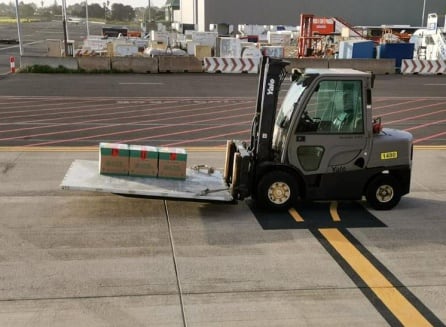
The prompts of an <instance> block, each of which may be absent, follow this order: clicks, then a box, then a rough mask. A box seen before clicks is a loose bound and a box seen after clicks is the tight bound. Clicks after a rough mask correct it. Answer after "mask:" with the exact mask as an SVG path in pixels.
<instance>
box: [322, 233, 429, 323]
mask: <svg viewBox="0 0 446 327" xmlns="http://www.w3.org/2000/svg"><path fill="white" fill-rule="evenodd" d="M318 232H319V233H320V234H321V235H322V236H323V237H324V239H325V240H326V241H327V242H328V244H329V245H330V246H331V247H332V248H333V249H334V250H335V251H336V252H337V253H338V254H339V255H340V256H341V257H342V259H343V260H345V262H346V263H347V265H348V266H349V267H350V268H351V269H352V270H353V271H354V272H355V273H356V274H357V275H358V276H359V278H360V279H361V280H362V281H363V282H364V283H365V284H366V285H367V286H368V287H369V288H370V290H371V291H372V292H373V293H374V295H375V296H376V297H377V298H378V299H379V300H380V301H381V302H382V303H383V304H384V306H385V307H386V308H387V309H388V310H389V311H390V313H391V314H392V315H394V317H395V318H396V319H398V321H399V322H400V323H401V324H402V325H403V326H417V327H423V326H433V324H431V323H430V322H429V321H428V320H427V319H426V317H425V316H424V315H423V314H422V313H421V312H420V311H419V310H418V309H417V308H416V307H415V306H414V305H413V304H412V303H411V302H410V301H409V300H408V299H407V298H406V297H405V296H404V295H403V294H402V293H401V292H400V291H399V290H398V289H397V287H396V286H395V285H393V284H392V283H391V282H390V281H389V279H388V278H386V276H384V274H383V273H381V272H380V271H379V270H378V268H376V267H375V265H373V264H372V263H371V262H370V261H369V260H368V259H367V258H366V257H365V256H364V255H363V254H362V253H361V252H360V250H358V248H357V247H356V246H355V245H354V244H352V243H351V242H350V240H349V239H347V237H346V236H344V234H343V233H342V232H341V231H340V230H339V229H335V228H322V229H319V230H318ZM372 303H373V302H372ZM383 316H384V318H386V319H388V320H389V319H391V318H389V317H386V316H385V315H383Z"/></svg>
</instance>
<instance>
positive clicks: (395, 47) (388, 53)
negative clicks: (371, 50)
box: [378, 43, 415, 69]
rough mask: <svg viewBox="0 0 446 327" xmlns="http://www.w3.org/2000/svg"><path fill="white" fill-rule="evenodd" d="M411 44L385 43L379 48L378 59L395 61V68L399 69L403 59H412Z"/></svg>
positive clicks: (412, 46)
mask: <svg viewBox="0 0 446 327" xmlns="http://www.w3.org/2000/svg"><path fill="white" fill-rule="evenodd" d="M414 46H415V45H414V44H413V43H386V44H381V45H380V46H379V52H378V57H379V58H382V59H384V58H390V59H395V62H396V68H397V69H400V68H401V62H402V60H403V59H413V50H414Z"/></svg>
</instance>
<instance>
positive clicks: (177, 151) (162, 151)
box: [158, 147, 187, 179]
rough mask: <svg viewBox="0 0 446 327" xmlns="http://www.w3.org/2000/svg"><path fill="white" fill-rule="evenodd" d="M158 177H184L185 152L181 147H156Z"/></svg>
mask: <svg viewBox="0 0 446 327" xmlns="http://www.w3.org/2000/svg"><path fill="white" fill-rule="evenodd" d="M158 158H159V159H158V177H159V178H173V179H185V178H186V165H187V163H186V162H187V153H186V150H185V149H181V148H168V147H167V148H166V147H162V148H158Z"/></svg>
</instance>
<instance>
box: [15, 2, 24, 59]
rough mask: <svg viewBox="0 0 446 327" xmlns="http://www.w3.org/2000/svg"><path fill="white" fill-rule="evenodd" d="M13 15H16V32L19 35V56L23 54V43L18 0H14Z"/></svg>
mask: <svg viewBox="0 0 446 327" xmlns="http://www.w3.org/2000/svg"><path fill="white" fill-rule="evenodd" d="M15 15H16V18H17V33H18V35H19V50H20V57H22V55H23V45H22V27H21V25H20V13H19V0H15Z"/></svg>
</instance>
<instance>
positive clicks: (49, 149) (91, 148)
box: [0, 145, 226, 152]
mask: <svg viewBox="0 0 446 327" xmlns="http://www.w3.org/2000/svg"><path fill="white" fill-rule="evenodd" d="M185 149H186V151H187V152H224V151H226V147H225V146H209V147H204V146H201V147H198V146H197V147H185ZM98 150H99V145H98V146H41V147H38V146H1V147H0V152H96V151H98Z"/></svg>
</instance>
